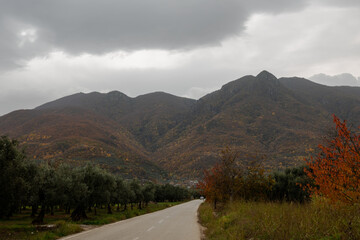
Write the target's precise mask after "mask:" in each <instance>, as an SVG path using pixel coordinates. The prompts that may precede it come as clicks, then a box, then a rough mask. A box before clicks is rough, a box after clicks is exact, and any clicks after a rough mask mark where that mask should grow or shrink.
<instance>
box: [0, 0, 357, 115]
mask: <svg viewBox="0 0 360 240" xmlns="http://www.w3.org/2000/svg"><path fill="white" fill-rule="evenodd" d="M0 1H1V0H0ZM30 2H31V3H30ZM50 2H51V4H50ZM72 2H73V3H74V4H76V5H74V4H72V5H71V6H72V8H71V9H70V8H69V9H67V8H68V7H69V6H70V1H69V0H64V1H63V2H60V1H56V2H55V1H39V0H34V1H19V0H12V1H10V0H9V1H5V3H6V4H4V7H3V5H2V8H1V9H0V13H1V14H0V19H1V21H0V34H1V36H2V37H1V38H0V52H1V53H2V54H1V55H0V102H1V103H2V104H1V109H0V115H1V114H4V113H6V112H8V111H10V110H15V109H18V108H32V107H36V106H38V105H40V104H43V103H45V102H47V101H50V100H55V99H57V98H59V97H62V96H65V95H69V94H73V93H76V92H90V91H100V92H108V91H112V90H119V91H121V92H124V93H125V94H127V95H129V96H132V97H135V96H137V95H140V94H145V93H149V92H154V91H165V92H169V93H172V94H175V95H178V96H186V97H191V98H199V97H201V96H202V95H205V94H206V93H208V92H211V91H213V90H215V89H219V88H220V87H221V86H222V85H223V84H225V83H227V82H229V81H232V80H235V79H237V78H239V77H241V76H244V75H249V74H252V75H256V74H257V73H259V72H260V71H261V70H264V69H266V70H268V71H270V72H272V73H273V74H275V75H276V76H278V77H283V76H300V77H306V76H311V75H314V74H317V73H326V74H330V75H337V74H339V73H343V72H348V73H351V74H353V75H354V76H360V69H359V66H360V29H359V27H358V26H359V24H360V8H359V7H357V5H355V4H356V2H351V1H344V3H343V4H341V5H340V4H338V3H337V1H334V2H333V3H332V4H331V5H327V1H325V0H314V1H311V4H310V3H309V2H306V1H289V0H286V1H285V0H283V1H281V0H279V1H265V0H259V1H239V0H238V1H233V0H229V1H226V5H225V4H224V1H215V0H208V1H206V2H207V3H208V4H206V3H205V0H193V1H190V0H184V1H173V0H167V1H166V2H165V0H164V4H163V5H162V6H160V5H161V4H160V3H162V1H160V0H148V1H147V5H146V6H145V5H144V4H139V1H138V0H134V3H133V1H129V3H128V4H125V3H126V2H125V1H113V2H111V1H101V2H100V1H97V2H95V1H92V0H89V1H87V2H88V5H84V6H83V9H82V10H81V8H80V5H81V4H83V3H84V0H77V1H72ZM190 2H191V4H190ZM339 2H342V1H339ZM20 3H22V5H20ZM102 3H104V4H102ZM135 3H137V4H135ZM201 3H202V5H201ZM306 4H307V5H306ZM351 4H354V5H351ZM62 5H63V6H62ZM78 5H79V6H78ZM186 5H188V6H187V8H186ZM337 5H340V6H337ZM119 6H121V7H119ZM159 6H160V7H159ZM189 6H191V7H189ZM202 8H206V9H202ZM4 9H5V10H4ZM119 9H120V10H119ZM166 9H168V11H165V10H166ZM115 12H117V13H118V14H119V16H117V15H116V14H115ZM120 12H121V13H122V14H120ZM155 13H156V14H155ZM160 13H163V14H160ZM141 14H143V15H144V17H143V18H142V17H140V15H141ZM228 15H229V16H228ZM171 17H174V19H171ZM97 19H98V20H99V21H96V20H97ZM132 19H133V21H131V20H132ZM141 19H145V20H146V21H145V22H141V21H140V20H141ZM179 19H180V20H179ZM125 20H126V21H125ZM111 22H116V24H115V23H114V24H110V23H111ZM125 22H126V24H125ZM155 22H157V23H158V24H155ZM205 23H206V24H208V25H206V26H205ZM187 25H189V28H187V27H186V26H187ZM190 25H191V26H190ZM155 26H156V27H155ZM177 26H178V28H176V27H177ZM202 28H204V29H202ZM205 30H206V31H205ZM202 31H205V32H206V33H204V32H202ZM3 32H6V33H7V34H3ZM204 34H207V35H204ZM139 36H141V37H139ZM119 39H124V41H120V40H119ZM125 40H127V41H129V42H128V43H126V41H125ZM130 40H131V41H130ZM19 66H21V68H19ZM1 68H3V72H1ZM9 69H12V70H9ZM5 70H6V71H5ZM3 103H4V104H3Z"/></svg>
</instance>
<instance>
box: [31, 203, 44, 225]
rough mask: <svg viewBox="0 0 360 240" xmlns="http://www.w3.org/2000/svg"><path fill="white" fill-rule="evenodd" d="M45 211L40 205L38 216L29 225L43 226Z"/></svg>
mask: <svg viewBox="0 0 360 240" xmlns="http://www.w3.org/2000/svg"><path fill="white" fill-rule="evenodd" d="M45 211H46V206H45V204H42V205H41V210H40V213H39V215H38V216H37V217H36V218H35V219H34V220H33V221H32V222H31V223H32V224H36V225H39V224H44V217H45Z"/></svg>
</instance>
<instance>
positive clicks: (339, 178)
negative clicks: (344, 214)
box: [305, 115, 360, 204]
mask: <svg viewBox="0 0 360 240" xmlns="http://www.w3.org/2000/svg"><path fill="white" fill-rule="evenodd" d="M333 117H334V123H335V124H336V133H337V134H336V136H335V137H334V138H333V139H331V140H330V141H329V142H328V143H327V144H326V146H324V145H319V148H320V150H321V151H320V152H319V153H318V155H317V157H316V158H310V160H309V161H307V165H308V166H309V169H308V170H306V169H305V171H306V173H307V175H308V176H309V177H310V178H311V179H313V180H314V184H315V185H314V186H308V188H309V190H310V191H311V192H312V193H313V194H316V195H321V196H325V197H327V198H329V199H330V200H331V201H332V202H337V201H341V202H346V203H350V204H352V203H356V202H360V134H356V133H352V132H351V131H350V130H349V129H348V127H347V126H346V121H343V122H341V121H340V120H339V118H337V117H336V116H335V115H333Z"/></svg>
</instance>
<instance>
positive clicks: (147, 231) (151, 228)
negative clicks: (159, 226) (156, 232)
mask: <svg viewBox="0 0 360 240" xmlns="http://www.w3.org/2000/svg"><path fill="white" fill-rule="evenodd" d="M154 228H155V227H154V226H152V227H151V228H149V229H148V230H146V231H147V232H150V231H151V230H153V229H154Z"/></svg>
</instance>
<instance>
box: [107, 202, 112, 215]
mask: <svg viewBox="0 0 360 240" xmlns="http://www.w3.org/2000/svg"><path fill="white" fill-rule="evenodd" d="M107 209H108V211H107V213H108V214H112V211H111V206H110V203H108V205H107Z"/></svg>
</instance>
